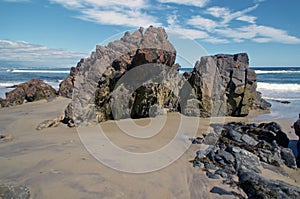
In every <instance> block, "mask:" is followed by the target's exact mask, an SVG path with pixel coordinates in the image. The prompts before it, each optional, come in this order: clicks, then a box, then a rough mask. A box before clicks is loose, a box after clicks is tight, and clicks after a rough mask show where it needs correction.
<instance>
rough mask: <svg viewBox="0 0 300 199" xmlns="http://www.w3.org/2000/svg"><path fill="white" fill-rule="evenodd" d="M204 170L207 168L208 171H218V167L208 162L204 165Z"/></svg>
mask: <svg viewBox="0 0 300 199" xmlns="http://www.w3.org/2000/svg"><path fill="white" fill-rule="evenodd" d="M204 168H206V169H208V170H217V169H218V168H217V167H215V166H213V165H211V164H209V163H207V162H205V163H204Z"/></svg>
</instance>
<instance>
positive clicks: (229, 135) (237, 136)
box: [226, 129, 242, 142]
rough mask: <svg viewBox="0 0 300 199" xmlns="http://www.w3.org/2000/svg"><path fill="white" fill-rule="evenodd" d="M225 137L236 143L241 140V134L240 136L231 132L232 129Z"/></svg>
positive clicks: (235, 132)
mask: <svg viewBox="0 0 300 199" xmlns="http://www.w3.org/2000/svg"><path fill="white" fill-rule="evenodd" d="M226 135H227V137H228V138H230V139H232V140H234V141H236V142H240V141H241V138H242V134H240V133H239V132H237V131H235V130H233V129H230V130H229V131H228V132H227V134H226Z"/></svg>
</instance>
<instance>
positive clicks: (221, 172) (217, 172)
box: [215, 169, 228, 178]
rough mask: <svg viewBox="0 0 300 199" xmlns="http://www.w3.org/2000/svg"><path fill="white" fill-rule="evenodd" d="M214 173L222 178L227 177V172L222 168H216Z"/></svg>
mask: <svg viewBox="0 0 300 199" xmlns="http://www.w3.org/2000/svg"><path fill="white" fill-rule="evenodd" d="M215 174H216V175H219V176H221V177H222V178H227V177H228V174H227V173H226V172H224V170H222V169H218V170H216V171H215Z"/></svg>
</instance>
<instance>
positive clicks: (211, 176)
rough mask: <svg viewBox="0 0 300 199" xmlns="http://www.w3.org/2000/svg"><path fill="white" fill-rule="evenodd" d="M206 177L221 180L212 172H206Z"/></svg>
mask: <svg viewBox="0 0 300 199" xmlns="http://www.w3.org/2000/svg"><path fill="white" fill-rule="evenodd" d="M206 176H207V177H208V178H210V179H219V176H218V175H216V174H213V173H211V172H206Z"/></svg>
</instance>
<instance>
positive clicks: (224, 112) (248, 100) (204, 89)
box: [189, 53, 256, 117]
mask: <svg viewBox="0 0 300 199" xmlns="http://www.w3.org/2000/svg"><path fill="white" fill-rule="evenodd" d="M189 81H190V84H191V85H192V86H193V88H194V90H195V95H196V96H195V97H196V98H197V99H198V100H199V108H200V111H201V113H200V116H202V117H209V116H246V115H248V113H249V111H250V108H251V107H252V106H253V102H254V101H255V98H256V74H255V72H254V71H253V70H251V69H249V59H248V55H247V54H246V53H240V54H235V55H224V54H219V55H215V56H205V57H201V60H200V61H197V62H196V64H195V67H194V70H193V72H192V74H191V75H190V78H189Z"/></svg>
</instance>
